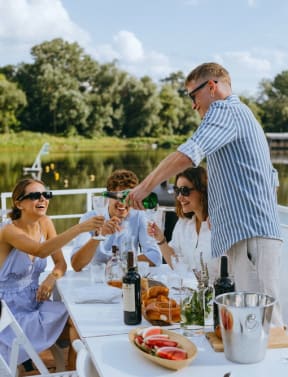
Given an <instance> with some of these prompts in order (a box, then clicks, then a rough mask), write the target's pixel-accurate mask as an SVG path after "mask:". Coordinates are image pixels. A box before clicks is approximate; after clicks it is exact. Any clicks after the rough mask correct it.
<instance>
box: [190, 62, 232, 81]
mask: <svg viewBox="0 0 288 377" xmlns="http://www.w3.org/2000/svg"><path fill="white" fill-rule="evenodd" d="M199 79H203V80H209V79H211V80H221V81H222V82H226V83H227V84H228V85H229V86H230V87H231V78H230V75H229V72H228V71H227V70H226V69H225V68H224V67H222V66H221V65H220V64H218V63H203V64H201V65H198V67H196V68H194V69H193V70H192V71H191V72H190V73H189V75H188V76H187V77H186V80H185V86H187V85H188V84H189V83H190V82H191V81H198V80H199Z"/></svg>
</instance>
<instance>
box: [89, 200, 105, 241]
mask: <svg viewBox="0 0 288 377" xmlns="http://www.w3.org/2000/svg"><path fill="white" fill-rule="evenodd" d="M108 202H109V199H108V198H106V197H105V196H102V195H101V196H100V195H99V196H94V197H93V209H94V210H95V211H96V212H97V215H99V216H104V215H105V210H106V207H107V205H108ZM92 238H93V239H94V240H98V241H104V240H105V239H106V237H105V236H103V235H102V234H101V228H100V230H99V233H98V234H96V235H95V236H93V237H92Z"/></svg>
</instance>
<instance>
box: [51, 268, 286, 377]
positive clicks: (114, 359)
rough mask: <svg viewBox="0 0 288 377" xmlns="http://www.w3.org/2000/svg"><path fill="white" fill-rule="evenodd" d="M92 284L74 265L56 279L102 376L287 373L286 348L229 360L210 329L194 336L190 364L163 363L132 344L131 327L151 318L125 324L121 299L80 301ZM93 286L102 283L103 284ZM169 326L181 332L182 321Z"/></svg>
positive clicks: (197, 376)
mask: <svg viewBox="0 0 288 377" xmlns="http://www.w3.org/2000/svg"><path fill="white" fill-rule="evenodd" d="M152 270H153V269H152ZM166 273H168V270H167V267H166V266H165V267H161V268H158V269H154V270H153V274H154V275H155V276H157V274H158V276H161V274H162V275H163V276H164V275H165V274H166ZM92 284H93V283H92V282H91V280H90V274H89V271H81V272H74V271H69V272H68V273H67V274H66V275H65V276H64V277H63V278H62V279H59V280H58V281H57V289H58V291H59V294H60V296H61V299H62V300H63V302H64V303H65V305H66V308H67V310H68V312H69V314H70V316H71V318H72V320H73V322H74V324H75V326H76V328H77V331H78V333H79V335H80V337H81V339H82V341H83V342H84V343H85V345H86V347H87V349H88V351H89V353H90V356H91V359H92V361H93V363H94V364H95V367H96V368H97V371H98V373H99V376H100V377H112V376H113V377H124V376H125V377H129V376H131V377H132V376H133V377H146V376H149V377H162V376H167V375H169V374H173V376H177V377H178V376H179V377H188V376H189V377H204V376H205V377H210V376H211V377H212V376H213V377H223V376H224V374H225V373H228V372H231V377H244V376H245V377H250V376H251V377H254V376H257V377H258V376H259V377H268V376H269V377H270V376H273V375H274V376H275V377H276V376H277V377H282V376H283V377H284V376H285V377H287V376H288V349H287V348H280V349H268V350H267V352H266V357H265V359H264V360H263V361H261V362H259V363H255V364H237V363H232V362H230V361H228V360H227V359H226V358H225V355H224V353H223V352H215V351H214V350H213V349H212V347H211V345H210V344H209V342H208V340H207V339H206V337H205V335H199V336H195V337H192V338H190V339H191V341H192V342H193V343H195V344H196V346H197V349H198V354H197V356H196V358H195V359H194V360H193V361H192V362H191V364H190V365H189V366H188V367H185V368H183V369H181V370H179V371H171V370H169V369H165V368H163V367H161V366H158V365H156V364H154V363H152V362H151V361H149V360H147V359H146V358H144V357H143V356H142V355H141V354H140V353H139V352H138V351H137V350H136V349H135V348H134V346H133V345H131V344H130V342H129V338H128V333H129V332H130V331H131V330H132V329H133V328H134V327H138V326H141V327H142V326H150V324H149V323H148V322H147V321H146V320H145V319H143V320H142V323H141V325H137V326H127V325H125V324H124V323H123V309H122V300H120V302H118V303H116V304H103V303H91V304H90V303H89V304H82V303H81V304H79V303H78V304H77V303H75V291H76V290H79V289H80V290H82V291H85V289H86V287H87V290H88V289H89V290H91V285H92ZM92 287H93V285H92ZM94 287H95V289H101V285H99V284H95V285H94ZM167 328H168V329H170V330H174V331H176V332H180V329H179V326H178V325H176V326H171V327H167Z"/></svg>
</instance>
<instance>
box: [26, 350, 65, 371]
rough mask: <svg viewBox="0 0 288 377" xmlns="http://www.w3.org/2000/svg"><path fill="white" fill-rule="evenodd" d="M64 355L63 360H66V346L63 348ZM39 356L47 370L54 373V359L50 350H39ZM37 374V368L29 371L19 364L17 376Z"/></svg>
mask: <svg viewBox="0 0 288 377" xmlns="http://www.w3.org/2000/svg"><path fill="white" fill-rule="evenodd" d="M64 356H65V360H67V356H68V347H67V348H64ZM40 357H41V359H42V360H43V362H44V364H45V365H46V367H47V368H48V370H49V372H50V373H54V372H55V362H54V359H53V356H52V354H51V352H50V351H49V350H47V351H44V352H41V353H40ZM37 374H39V372H38V370H37V369H36V370H33V371H31V372H25V370H24V367H22V366H21V368H20V371H19V377H26V376H34V375H37Z"/></svg>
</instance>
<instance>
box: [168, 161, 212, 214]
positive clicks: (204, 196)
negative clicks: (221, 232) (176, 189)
mask: <svg viewBox="0 0 288 377" xmlns="http://www.w3.org/2000/svg"><path fill="white" fill-rule="evenodd" d="M180 177H184V178H186V179H188V181H190V182H191V183H192V184H193V187H194V188H195V189H196V191H198V192H200V194H201V205H202V214H203V218H204V219H205V220H206V218H207V217H208V192H207V182H208V178H207V171H206V169H205V168H203V167H202V166H198V167H197V168H188V169H186V170H184V171H182V172H181V173H179V174H177V175H176V178H175V185H176V184H177V181H178V179H179V178H180ZM175 209H176V214H177V216H178V217H188V218H190V219H191V217H192V216H193V215H194V212H189V213H184V212H183V210H182V206H181V204H180V202H179V201H178V200H176V204H175Z"/></svg>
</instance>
